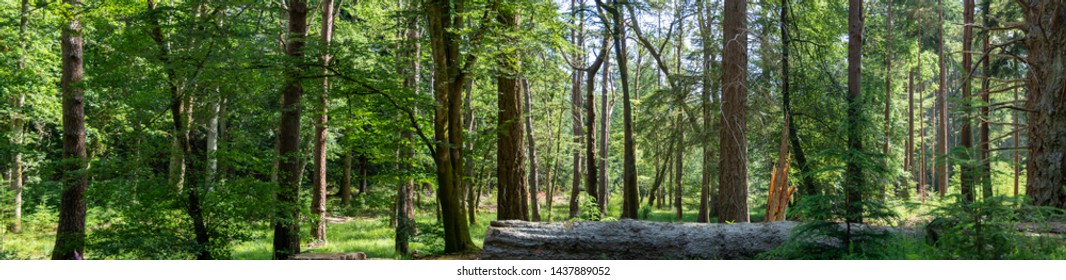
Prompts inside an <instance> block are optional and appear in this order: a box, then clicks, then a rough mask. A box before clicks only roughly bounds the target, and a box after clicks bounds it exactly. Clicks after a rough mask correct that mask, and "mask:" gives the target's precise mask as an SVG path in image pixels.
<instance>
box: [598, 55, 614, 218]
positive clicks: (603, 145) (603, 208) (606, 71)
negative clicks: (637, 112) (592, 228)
mask: <svg viewBox="0 0 1066 280" xmlns="http://www.w3.org/2000/svg"><path fill="white" fill-rule="evenodd" d="M601 79H602V80H601V83H602V84H603V86H601V87H600V89H601V90H600V92H602V93H603V97H602V98H600V113H601V114H602V115H603V116H602V117H600V143H599V145H598V148H599V153H600V156H599V158H598V160H599V161H600V163H599V164H600V166H599V168H598V169H597V171H599V174H598V175H597V176H599V179H597V180H596V182H597V186H596V187H597V192H598V193H599V195H600V197H599V198H597V199H596V200H597V201H600V216H601V217H606V216H607V205H608V204H610V198H611V192H610V190H609V189H608V188H607V187H608V186H607V185H608V182H607V164H608V160H607V159H608V154H607V148H608V145H610V143H611V142H610V141H609V140H608V138H610V137H611V133H610V129H611V109H612V108H611V107H609V106H608V104H607V91H608V88H609V87H610V83H611V70H610V64H605V65H604V66H603V76H602V78H601ZM611 90H612V92H613V89H611ZM612 101H613V99H612ZM612 105H613V103H612Z"/></svg>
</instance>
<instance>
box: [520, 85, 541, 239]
mask: <svg viewBox="0 0 1066 280" xmlns="http://www.w3.org/2000/svg"><path fill="white" fill-rule="evenodd" d="M522 92H524V93H525V94H524V96H525V101H526V106H525V110H526V112H525V122H526V153H527V154H529V160H528V163H529V176H528V178H527V179H528V183H527V184H528V185H529V203H530V205H529V206H530V209H529V210H530V211H529V212H530V213H529V214H530V218H531V219H532V221H534V222H539V221H540V200H539V199H537V198H538V197H537V196H538V195H539V194H540V172H539V168H538V167H539V166H538V165H539V164H538V158H537V142H536V138H535V137H533V97H532V95H533V93H532V92H530V91H529V81H528V80H526V79H522Z"/></svg>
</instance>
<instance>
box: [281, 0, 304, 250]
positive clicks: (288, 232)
mask: <svg viewBox="0 0 1066 280" xmlns="http://www.w3.org/2000/svg"><path fill="white" fill-rule="evenodd" d="M307 11H308V9H307V1H305V0H288V13H287V14H288V21H287V28H288V33H287V34H288V35H287V36H286V42H285V44H286V45H285V55H286V57H287V59H286V60H287V63H291V64H292V65H291V66H290V67H285V69H286V71H285V81H284V85H283V87H282V106H281V121H280V124H279V129H278V131H279V136H278V137H279V143H278V155H279V158H280V160H279V162H278V185H279V189H278V192H277V194H276V195H277V200H278V205H277V217H275V220H274V259H278V260H286V259H289V258H290V257H292V256H293V255H295V254H298V253H300V209H299V207H298V205H299V203H300V185H299V184H298V179H299V178H300V177H301V176H300V175H301V169H302V168H301V166H302V165H301V164H300V156H299V153H300V148H299V147H300V111H301V108H300V107H301V106H300V98H301V96H302V95H303V92H304V88H303V84H302V83H301V76H302V75H303V66H299V64H300V63H299V61H301V60H302V59H303V55H304V45H305V44H306V37H307Z"/></svg>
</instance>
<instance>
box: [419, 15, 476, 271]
mask: <svg viewBox="0 0 1066 280" xmlns="http://www.w3.org/2000/svg"><path fill="white" fill-rule="evenodd" d="M423 5H424V6H425V8H426V16H427V22H428V23H429V25H428V26H429V28H428V31H429V36H430V47H431V53H432V58H433V65H434V67H433V96H434V99H435V100H436V107H435V108H434V118H433V124H434V125H433V132H434V133H433V136H434V140H435V142H436V145H435V146H436V147H435V149H434V152H433V153H434V155H433V160H434V162H435V163H436V165H437V186H438V188H439V190H438V191H437V197H438V199H439V200H440V206H441V216H442V218H443V219H442V220H443V224H444V252H445V253H457V252H466V251H471V250H476V248H477V247H476V246H475V245H474V242H473V240H472V239H471V238H470V231H469V224H467V221H466V219H467V217H466V215H464V214H465V213H463V210H464V209H463V208H462V204H461V203H460V199H462V197H461V196H460V195H461V194H462V187H463V184H462V174H463V149H462V148H463V127H462V124H463V114H462V113H463V112H462V103H463V102H462V92H463V90H462V89H463V84H464V82H465V81H466V79H467V73H466V71H465V69H466V67H465V66H466V65H469V64H472V63H474V60H476V58H477V57H476V56H470V57H468V58H467V59H466V60H465V61H464V62H461V60H460V53H459V49H460V44H459V43H460V40H462V38H460V37H458V36H459V35H458V34H456V33H453V32H451V31H450V30H451V29H452V28H458V27H461V26H463V22H464V17H463V13H464V12H465V11H464V10H463V8H464V7H463V6H464V1H456V2H455V3H452V1H448V0H431V1H426V2H425V3H423ZM463 63H466V64H463Z"/></svg>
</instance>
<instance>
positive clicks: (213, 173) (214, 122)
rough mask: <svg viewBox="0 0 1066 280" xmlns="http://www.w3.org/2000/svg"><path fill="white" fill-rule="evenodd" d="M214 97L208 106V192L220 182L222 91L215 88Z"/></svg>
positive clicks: (206, 180) (206, 181)
mask: <svg viewBox="0 0 1066 280" xmlns="http://www.w3.org/2000/svg"><path fill="white" fill-rule="evenodd" d="M214 92H215V94H214V96H209V97H208V98H210V99H211V100H209V101H208V104H207V155H206V156H207V170H206V174H205V177H204V185H205V186H206V189H207V190H209V191H210V190H212V189H214V187H215V184H216V182H217V181H218V140H219V122H218V120H219V115H220V114H221V109H222V91H221V89H220V88H219V87H217V86H216V87H215V91H214Z"/></svg>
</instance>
